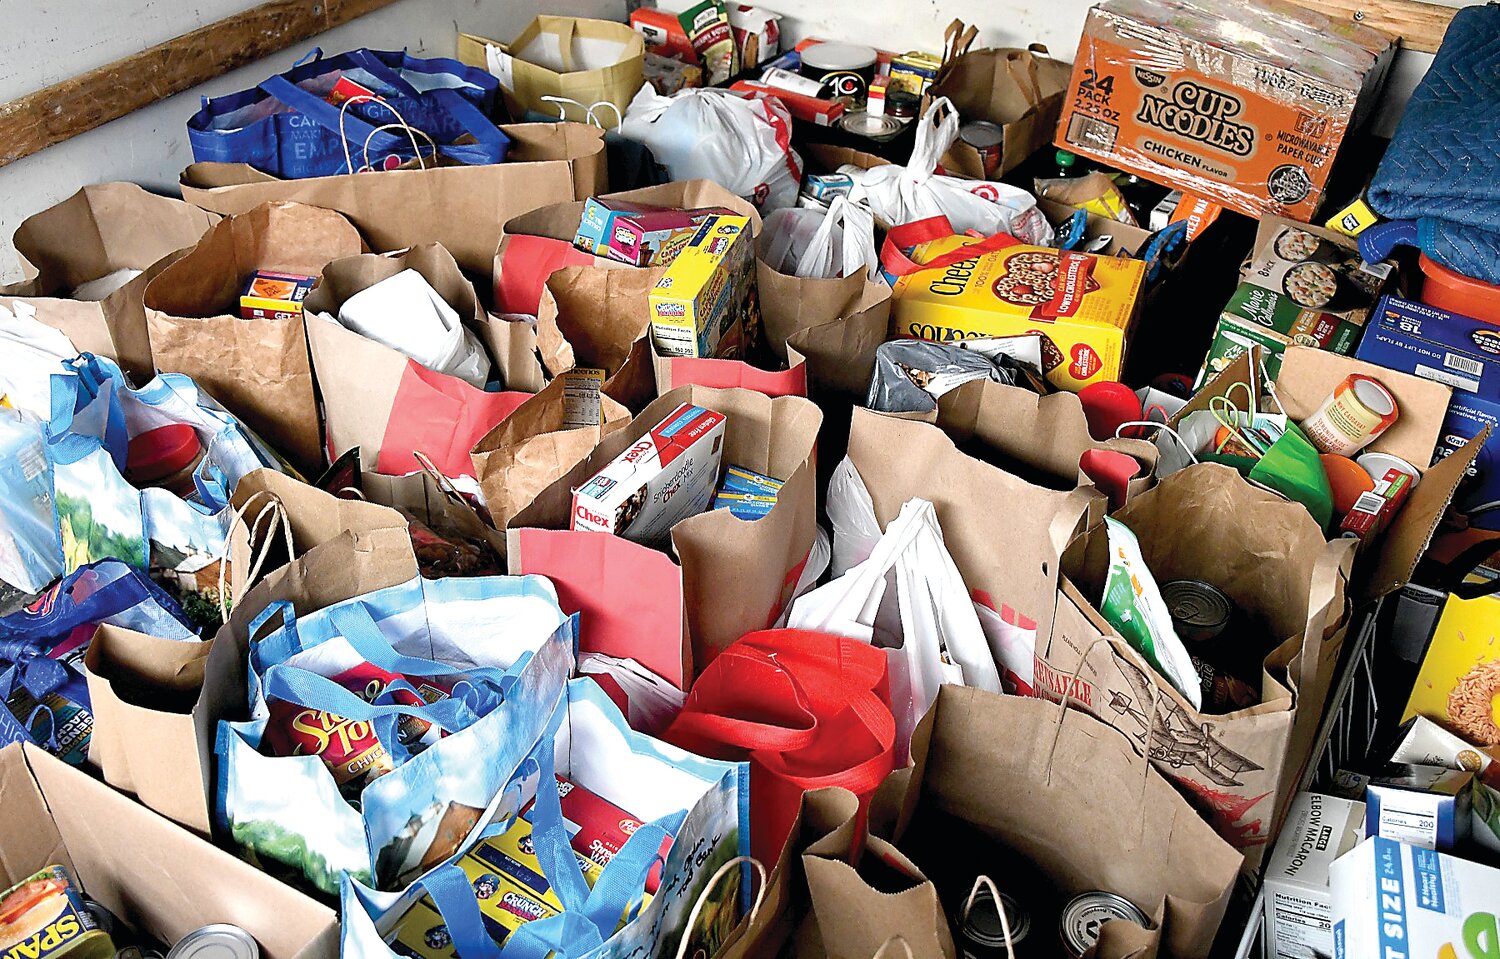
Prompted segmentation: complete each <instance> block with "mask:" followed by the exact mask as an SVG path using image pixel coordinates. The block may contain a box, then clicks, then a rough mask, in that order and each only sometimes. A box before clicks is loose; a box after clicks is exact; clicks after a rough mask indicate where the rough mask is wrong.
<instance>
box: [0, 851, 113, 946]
mask: <svg viewBox="0 0 1500 959" xmlns="http://www.w3.org/2000/svg"><path fill="white" fill-rule="evenodd" d="M114 954H115V944H114V942H113V941H111V939H110V937H109V933H107V932H105V931H104V930H103V929H100V928H99V924H98V922H97V921H95V919H94V917H93V915H91V914H90V913H89V911H88V909H87V907H86V906H85V905H84V901H83V895H82V894H81V893H80V892H79V891H78V887H77V886H76V885H75V884H74V882H73V877H72V876H70V875H69V874H68V870H67V869H65V868H64V867H62V866H57V865H52V866H48V867H47V868H45V869H43V870H42V871H41V872H38V873H36V874H35V875H33V876H31V877H30V878H28V879H25V880H22V881H21V882H18V883H16V884H15V885H14V886H12V887H11V888H9V889H7V890H6V891H5V892H4V893H0V959H63V957H66V959H112V957H113V956H114Z"/></svg>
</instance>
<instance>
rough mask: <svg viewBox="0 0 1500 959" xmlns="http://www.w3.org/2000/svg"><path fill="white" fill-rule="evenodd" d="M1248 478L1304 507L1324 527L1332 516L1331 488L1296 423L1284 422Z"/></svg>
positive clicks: (1321, 467)
mask: <svg viewBox="0 0 1500 959" xmlns="http://www.w3.org/2000/svg"><path fill="white" fill-rule="evenodd" d="M1248 478H1249V479H1250V480H1251V481H1253V482H1256V483H1260V484H1261V485H1262V486H1265V487H1268V488H1270V489H1273V490H1275V491H1276V492H1278V493H1280V494H1281V495H1282V496H1285V497H1286V498H1287V499H1289V500H1291V501H1293V502H1294V503H1301V504H1302V505H1303V506H1306V507H1307V511H1308V512H1309V513H1311V514H1312V518H1313V519H1315V520H1317V521H1318V525H1319V526H1321V527H1323V528H1324V529H1327V528H1328V523H1329V522H1330V521H1331V520H1332V519H1333V490H1332V489H1330V488H1329V486H1328V474H1327V473H1325V472H1324V471H1323V461H1322V460H1320V459H1318V450H1317V448H1316V447H1314V446H1313V445H1312V441H1311V440H1309V439H1308V438H1307V436H1306V434H1304V433H1303V432H1302V430H1301V428H1300V427H1298V426H1297V424H1296V423H1288V424H1287V425H1286V432H1285V433H1283V434H1282V435H1281V438H1280V439H1278V440H1277V441H1276V442H1274V443H1272V444H1271V448H1270V449H1268V450H1266V453H1265V455H1264V456H1262V457H1261V458H1260V461H1259V462H1257V463H1256V464H1255V468H1254V469H1252V470H1251V471H1250V474H1249V477H1248Z"/></svg>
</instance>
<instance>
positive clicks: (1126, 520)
mask: <svg viewBox="0 0 1500 959" xmlns="http://www.w3.org/2000/svg"><path fill="white" fill-rule="evenodd" d="M1113 515H1114V518H1115V519H1117V520H1119V521H1120V523H1122V524H1124V525H1125V526H1126V527H1128V528H1129V529H1130V531H1131V532H1133V533H1134V534H1135V536H1136V538H1137V540H1138V542H1139V545H1140V549H1141V554H1142V556H1143V558H1144V561H1145V564H1146V567H1147V568H1148V569H1149V570H1150V572H1151V574H1152V576H1153V577H1154V578H1155V579H1156V581H1157V582H1158V583H1169V582H1172V581H1175V580H1182V579H1190V580H1198V581H1203V582H1207V583H1208V584H1210V585H1211V586H1213V587H1215V588H1216V589H1218V590H1220V591H1222V592H1223V593H1224V595H1226V596H1227V597H1228V598H1229V601H1230V603H1231V604H1233V607H1234V611H1233V617H1232V618H1231V620H1230V623H1229V625H1228V626H1226V628H1225V630H1224V632H1223V633H1222V634H1221V635H1220V636H1218V637H1214V638H1211V639H1205V640H1192V639H1189V640H1186V642H1188V643H1190V645H1189V650H1190V652H1191V653H1192V654H1193V655H1195V656H1197V657H1199V660H1200V662H1202V663H1205V664H1208V665H1207V666H1200V667H1199V669H1200V671H1202V670H1204V669H1209V670H1210V675H1212V669H1213V668H1217V669H1218V670H1219V671H1220V672H1223V673H1225V674H1227V675H1228V676H1232V677H1235V678H1236V679H1239V680H1240V681H1241V682H1243V683H1245V684H1246V685H1247V686H1248V687H1249V691H1250V692H1251V694H1252V696H1253V699H1254V702H1251V703H1250V704H1249V705H1240V702H1239V701H1234V700H1231V701H1229V702H1221V703H1220V704H1219V705H1218V706H1217V707H1216V708H1213V707H1205V709H1202V710H1199V709H1194V708H1193V707H1192V706H1191V704H1190V703H1189V702H1188V701H1187V700H1186V699H1185V698H1184V697H1183V696H1182V695H1181V694H1179V693H1178V691H1177V690H1176V689H1174V688H1173V687H1172V685H1171V683H1170V682H1168V681H1167V679H1166V678H1165V677H1163V676H1162V675H1161V674H1160V673H1158V672H1157V670H1156V669H1154V668H1153V667H1152V666H1151V665H1149V664H1148V663H1147V662H1146V660H1145V659H1144V658H1142V656H1141V655H1140V654H1139V653H1138V652H1137V651H1136V650H1135V649H1134V648H1132V647H1131V646H1130V645H1129V644H1128V643H1126V642H1125V641H1124V640H1123V639H1122V638H1120V636H1119V634H1118V633H1117V632H1116V631H1115V630H1114V629H1113V628H1112V627H1111V626H1109V625H1108V624H1107V623H1106V622H1105V620H1104V619H1103V617H1102V616H1101V614H1100V613H1099V612H1098V609H1099V608H1100V607H1098V606H1096V605H1094V604H1095V602H1096V601H1097V600H1096V599H1095V597H1098V596H1099V595H1100V590H1101V587H1102V583H1103V577H1104V576H1105V575H1106V572H1107V568H1108V566H1109V558H1108V557H1107V556H1106V555H1105V554H1106V553H1107V551H1108V550H1110V549H1112V548H1113V547H1112V546H1110V544H1109V542H1108V537H1107V536H1106V533H1105V531H1104V530H1103V529H1095V530H1093V531H1091V532H1090V533H1089V534H1087V535H1086V536H1085V537H1083V538H1081V539H1080V540H1079V541H1078V542H1077V543H1075V544H1074V547H1073V548H1071V549H1070V551H1069V554H1068V555H1067V556H1066V557H1064V561H1063V573H1064V580H1063V582H1062V584H1061V586H1060V591H1059V596H1058V602H1057V613H1056V618H1055V620H1054V625H1053V630H1052V633H1051V635H1050V637H1040V638H1039V639H1038V646H1037V661H1038V664H1039V668H1040V664H1043V663H1045V665H1046V667H1047V670H1048V672H1049V673H1051V674H1052V675H1057V676H1062V677H1066V678H1068V679H1069V683H1068V687H1069V698H1070V701H1071V702H1072V703H1073V704H1074V705H1075V706H1077V707H1078V708H1081V709H1083V710H1085V711H1087V712H1090V713H1092V714H1094V715H1095V716H1098V717H1099V718H1100V719H1102V720H1103V721H1105V722H1107V723H1109V724H1110V725H1112V726H1114V727H1115V728H1116V729H1118V730H1120V731H1121V732H1122V733H1124V734H1125V735H1126V736H1127V737H1129V738H1130V740H1131V741H1132V742H1133V743H1134V744H1135V745H1136V747H1137V748H1138V749H1141V750H1149V752H1150V755H1151V758H1152V760H1153V761H1154V762H1155V763H1156V767H1157V768H1158V769H1160V770H1161V772H1162V774H1163V775H1164V776H1166V777H1167V778H1169V779H1171V780H1172V781H1173V782H1175V783H1176V784H1177V785H1179V786H1180V787H1181V788H1182V789H1183V790H1184V791H1185V792H1186V793H1187V794H1188V795H1189V796H1190V797H1191V798H1192V799H1193V801H1194V802H1195V804H1196V805H1197V806H1198V807H1199V808H1200V809H1202V810H1203V813H1204V815H1205V816H1206V817H1207V818H1208V821H1209V822H1211V823H1212V824H1213V825H1214V827H1215V828H1216V829H1217V830H1218V832H1219V834H1220V835H1222V836H1223V837H1224V838H1225V839H1226V840H1228V841H1229V842H1231V843H1233V844H1234V845H1236V846H1239V847H1241V848H1242V849H1244V851H1245V854H1246V856H1247V860H1248V861H1249V862H1250V863H1252V864H1253V863H1255V862H1258V861H1259V859H1260V856H1261V855H1262V854H1263V852H1264V847H1265V843H1266V842H1267V841H1268V840H1269V838H1270V837H1271V835H1272V829H1273V827H1274V824H1275V823H1276V821H1277V811H1278V809H1279V808H1280V805H1281V802H1282V799H1283V792H1284V790H1285V789H1287V788H1289V787H1290V785H1291V784H1292V783H1294V782H1295V781H1296V776H1297V773H1298V772H1299V770H1300V767H1301V764H1302V763H1303V762H1304V761H1305V759H1306V754H1307V753H1308V752H1309V751H1310V750H1311V738H1310V734H1311V729H1312V728H1315V727H1316V724H1317V722H1318V720H1319V718H1320V717H1321V715H1322V712H1323V702H1324V699H1325V697H1326V694H1327V690H1328V685H1329V682H1330V679H1331V676H1332V672H1333V667H1334V664H1335V663H1336V662H1337V660H1338V653H1339V650H1340V649H1341V647H1342V645H1343V638H1344V630H1345V627H1346V617H1345V600H1344V597H1345V590H1346V587H1347V582H1348V577H1349V569H1350V563H1351V560H1352V556H1353V544H1352V543H1350V542H1349V541H1348V540H1334V541H1333V542H1332V543H1325V542H1324V539H1323V533H1322V530H1321V529H1320V528H1319V527H1318V525H1317V524H1316V523H1315V522H1313V520H1312V519H1311V518H1310V517H1309V516H1308V515H1307V512H1306V510H1304V509H1303V508H1302V507H1301V506H1300V505H1298V504H1296V503H1291V502H1288V501H1286V500H1283V499H1281V498H1279V497H1277V496H1276V495H1275V494H1273V493H1270V492H1268V491H1265V490H1260V489H1256V488H1255V487H1252V486H1250V485H1249V484H1248V483H1246V482H1245V481H1244V480H1242V479H1241V478H1240V477H1239V475H1238V474H1237V473H1235V472H1234V471H1233V470H1231V469H1229V468H1228V467H1225V466H1219V465H1216V464H1212V463H1204V464H1201V465H1198V466H1192V467H1189V468H1188V469H1186V470H1182V471H1180V472H1178V473H1174V474H1173V475H1171V476H1169V477H1167V478H1166V479H1164V480H1162V481H1161V482H1160V483H1159V484H1157V486H1156V487H1155V488H1154V489H1152V490H1149V491H1147V492H1145V493H1142V494H1141V495H1139V496H1137V497H1135V498H1133V499H1132V500H1131V501H1130V502H1129V503H1127V504H1126V505H1125V506H1124V507H1123V508H1122V509H1120V510H1119V511H1117V512H1116V513H1114V514H1113ZM1215 643H1218V645H1213V644H1215ZM1075 678H1076V681H1075ZM1212 693H1213V689H1212V688H1210V689H1207V690H1205V699H1208V698H1209V694H1212ZM1054 697H1055V694H1054ZM1308 724H1311V726H1308ZM1303 727H1306V730H1305V732H1306V738H1303V737H1302V736H1299V734H1298V731H1299V729H1302V728H1303Z"/></svg>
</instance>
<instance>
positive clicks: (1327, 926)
mask: <svg viewBox="0 0 1500 959" xmlns="http://www.w3.org/2000/svg"><path fill="white" fill-rule="evenodd" d="M1364 832H1365V804H1364V803H1362V802H1359V801H1357V800H1353V799H1343V798H1340V797H1338V796H1324V795H1322V794H1321V793H1310V792H1308V793H1298V794H1297V797H1296V798H1295V799H1293V800H1292V806H1291V809H1290V810H1288V811H1287V817H1286V823H1285V824H1284V825H1283V826H1282V827H1281V838H1280V839H1278V840H1277V841H1276V849H1275V851H1274V852H1273V853H1272V854H1271V858H1270V861H1269V862H1268V863H1267V865H1266V878H1265V891H1266V925H1265V933H1264V938H1265V959H1307V957H1308V956H1327V955H1329V954H1331V953H1332V952H1333V918H1332V916H1333V894H1332V892H1331V891H1330V890H1329V888H1328V869H1329V867H1330V866H1332V865H1333V861H1334V860H1335V859H1337V858H1338V857H1340V856H1342V855H1343V854H1344V853H1346V852H1348V851H1349V850H1351V849H1353V848H1354V847H1355V846H1356V845H1358V844H1359V842H1360V840H1362V839H1363V838H1364Z"/></svg>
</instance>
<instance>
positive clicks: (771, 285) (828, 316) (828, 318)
mask: <svg viewBox="0 0 1500 959" xmlns="http://www.w3.org/2000/svg"><path fill="white" fill-rule="evenodd" d="M755 269H756V283H757V285H758V287H759V290H760V316H761V322H762V324H764V326H765V332H766V344H767V345H768V346H770V348H771V352H773V353H775V354H776V355H777V357H779V358H780V359H782V360H786V359H787V341H788V340H790V339H791V338H792V337H793V336H795V335H796V334H797V333H799V332H800V331H802V330H806V329H810V328H812V327H816V326H823V325H824V324H827V323H832V322H834V321H835V320H838V319H840V318H842V317H847V316H850V315H851V314H854V313H860V312H863V311H867V310H874V309H877V308H879V307H880V306H881V305H882V304H884V306H885V309H886V310H887V311H889V309H890V298H891V288H890V287H888V286H886V285H885V284H884V283H876V282H873V281H871V280H869V279H866V278H865V275H864V273H859V274H858V275H855V276H845V277H840V278H838V279H833V280H823V279H807V278H804V277H797V276H788V275H786V274H785V273H779V272H777V271H776V270H773V269H772V268H771V267H770V266H768V265H767V264H766V263H765V261H764V260H761V259H760V258H759V257H757V258H756V261H755Z"/></svg>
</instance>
